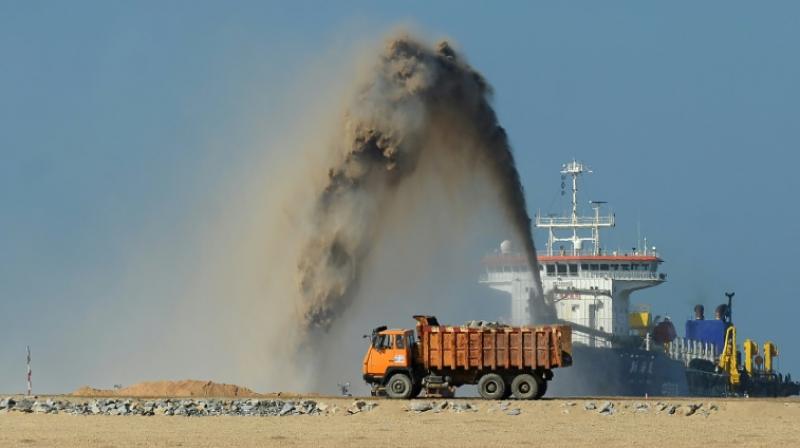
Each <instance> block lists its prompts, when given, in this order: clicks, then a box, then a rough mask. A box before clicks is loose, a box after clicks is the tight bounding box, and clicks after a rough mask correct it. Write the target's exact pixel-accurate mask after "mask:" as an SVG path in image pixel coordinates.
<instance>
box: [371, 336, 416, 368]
mask: <svg viewBox="0 0 800 448" xmlns="http://www.w3.org/2000/svg"><path fill="white" fill-rule="evenodd" d="M398 341H399V342H398ZM408 350H409V349H408V344H407V340H406V339H405V338H404V337H403V335H394V334H379V335H377V336H376V337H375V339H374V340H373V343H372V348H371V350H370V355H369V359H367V373H369V374H371V375H376V376H383V375H384V374H385V373H386V371H387V370H388V369H389V368H391V367H406V366H408V363H409V361H410V359H409V356H408V355H409V353H408Z"/></svg>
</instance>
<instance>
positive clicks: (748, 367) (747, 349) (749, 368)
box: [744, 339, 758, 375]
mask: <svg viewBox="0 0 800 448" xmlns="http://www.w3.org/2000/svg"><path fill="white" fill-rule="evenodd" d="M757 354H758V345H757V344H756V343H755V342H753V341H752V340H750V339H745V340H744V370H745V371H746V372H747V374H748V375H752V374H753V357H754V356H755V355H757Z"/></svg>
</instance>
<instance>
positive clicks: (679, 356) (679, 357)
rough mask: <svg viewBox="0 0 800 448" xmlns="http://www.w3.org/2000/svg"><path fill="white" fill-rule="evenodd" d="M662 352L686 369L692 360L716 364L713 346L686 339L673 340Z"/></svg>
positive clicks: (715, 353)
mask: <svg viewBox="0 0 800 448" xmlns="http://www.w3.org/2000/svg"><path fill="white" fill-rule="evenodd" d="M664 350H665V352H666V354H667V356H669V357H670V358H672V359H674V360H676V361H681V362H683V363H684V364H685V365H686V366H687V367H688V366H689V362H690V361H691V360H693V359H703V360H706V361H709V362H712V363H716V362H717V357H718V355H719V351H718V350H717V346H716V345H715V344H712V343H710V342H704V341H698V340H694V339H686V338H675V339H674V340H673V341H672V342H669V343H667V344H665V346H664Z"/></svg>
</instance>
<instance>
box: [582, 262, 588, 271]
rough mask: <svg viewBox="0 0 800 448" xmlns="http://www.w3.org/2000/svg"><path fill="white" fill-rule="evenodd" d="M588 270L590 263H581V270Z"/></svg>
mask: <svg viewBox="0 0 800 448" xmlns="http://www.w3.org/2000/svg"><path fill="white" fill-rule="evenodd" d="M588 270H589V265H588V264H585V263H584V264H582V265H581V271H588Z"/></svg>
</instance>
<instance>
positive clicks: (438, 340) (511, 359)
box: [417, 324, 572, 371]
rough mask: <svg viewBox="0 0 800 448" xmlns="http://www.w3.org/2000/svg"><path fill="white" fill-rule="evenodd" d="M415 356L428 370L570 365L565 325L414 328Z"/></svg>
mask: <svg viewBox="0 0 800 448" xmlns="http://www.w3.org/2000/svg"><path fill="white" fill-rule="evenodd" d="M417 334H418V335H419V349H418V350H417V356H419V357H420V359H419V361H420V363H421V364H423V365H424V366H425V367H426V368H428V369H431V370H440V371H444V370H459V369H461V370H471V369H477V370H527V369H544V370H549V369H553V368H556V367H566V366H569V365H571V364H572V357H571V354H572V330H571V328H570V327H569V326H567V325H551V326H535V327H499V328H473V327H458V326H438V325H437V326H431V325H424V324H420V325H418V327H417Z"/></svg>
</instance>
